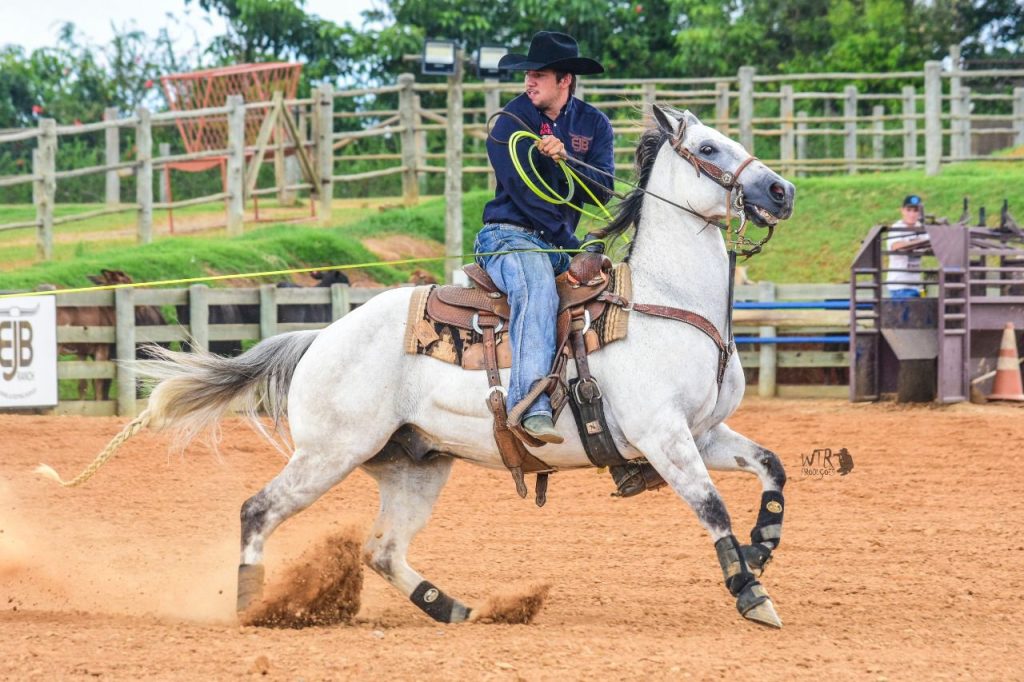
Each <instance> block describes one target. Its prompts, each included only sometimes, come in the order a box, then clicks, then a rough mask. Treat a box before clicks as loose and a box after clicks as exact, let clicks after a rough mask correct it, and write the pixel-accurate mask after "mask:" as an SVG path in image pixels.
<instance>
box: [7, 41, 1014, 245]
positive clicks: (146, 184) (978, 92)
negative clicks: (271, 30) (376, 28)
mask: <svg viewBox="0 0 1024 682" xmlns="http://www.w3.org/2000/svg"><path fill="white" fill-rule="evenodd" d="M950 58H951V63H952V64H954V65H955V64H959V62H960V55H959V48H956V47H952V48H950ZM1019 73H1020V70H1016V71H1014V70H1005V71H1003V70H987V71H963V70H952V71H943V70H942V66H941V63H940V62H938V61H929V62H926V63H925V64H924V65H923V68H922V69H921V70H920V71H901V72H889V73H855V72H844V73H806V74H778V75H775V74H758V73H756V71H755V70H754V69H753V68H752V67H746V66H745V67H741V68H740V69H739V71H738V72H737V73H736V74H735V75H728V76H721V77H716V78H643V79H614V78H608V79H580V81H579V83H578V87H577V96H578V97H580V98H582V99H585V100H586V101H587V102H589V103H591V104H593V105H594V106H596V107H597V108H599V109H602V110H604V111H606V112H607V113H609V114H610V116H611V117H612V119H613V122H614V127H613V129H614V131H615V133H616V135H617V137H618V139H617V140H616V148H617V149H618V150H623V151H626V152H628V151H631V150H632V149H633V146H634V145H635V138H636V137H637V135H638V134H639V133H640V132H641V131H642V130H643V125H644V124H645V120H646V119H647V118H648V117H649V112H650V107H651V106H652V105H654V104H657V103H662V104H671V105H673V106H677V107H687V108H691V109H693V110H695V111H696V112H697V113H699V114H700V115H702V116H703V118H704V119H705V120H707V121H708V122H709V123H711V124H713V125H715V126H716V127H718V128H719V129H720V130H722V131H723V132H725V133H726V134H729V135H735V136H737V137H738V138H739V140H740V141H741V142H742V143H743V144H744V146H746V147H747V148H748V150H750V151H751V152H752V153H755V154H757V155H758V156H760V157H761V158H764V159H766V160H771V161H772V162H773V163H775V164H776V165H777V166H778V169H779V170H780V171H781V172H782V173H788V174H808V173H831V172H837V171H838V172H846V173H857V172H862V171H865V170H875V169H885V168H890V167H900V168H915V167H923V168H924V169H925V170H926V171H927V172H928V173H929V174H934V173H937V172H939V169H940V168H941V167H942V165H943V164H947V163H956V162H960V161H967V160H974V159H979V158H985V159H987V158H992V157H989V156H988V155H987V152H988V150H989V148H990V147H991V146H992V145H993V144H996V142H995V141H998V144H1000V145H1002V146H1009V145H1011V144H1014V145H1020V144H1024V87H1020V86H1016V87H1014V86H1010V85H1005V83H1012V82H1019V79H1020V76H1019ZM1013 79H1017V80H1016V81H1014V80H1013ZM883 81H884V82H886V83H898V84H899V85H897V86H896V87H897V88H898V91H893V92H878V91H877V88H878V87H879V86H878V83H879V82H883ZM864 83H868V84H869V85H868V86H867V87H868V88H869V89H870V91H869V92H862V91H861V88H863V87H865V86H864V85H863V84H864ZM993 84H994V85H993ZM815 88H818V89H817V90H815ZM833 88H834V90H832V89H833ZM823 89H824V90H830V91H822V90H823ZM520 91H521V86H520V85H519V84H518V83H499V82H497V81H493V80H487V81H484V82H483V83H463V82H462V77H461V72H460V75H459V76H458V77H450V78H449V79H448V82H447V83H430V84H425V83H416V82H415V77H414V76H412V75H411V74H404V75H403V76H401V77H400V78H399V79H398V83H397V84H395V85H387V86H383V87H377V88H355V89H348V90H339V91H337V92H336V91H334V89H333V88H332V87H330V86H321V87H320V88H318V89H317V90H316V91H315V92H314V93H313V96H312V97H311V98H307V99H295V100H288V101H284V102H281V101H280V100H276V101H275V100H271V101H267V102H242V101H241V100H240V99H238V98H232V99H229V101H228V102H226V103H225V105H224V106H217V107H208V108H204V109H201V110H195V111H185V112H178V111H168V112H160V113H151V112H148V111H147V110H145V109H139V110H138V111H137V112H134V113H133V115H132V116H130V117H124V118H122V117H119V115H118V112H117V111H115V110H109V109H108V110H107V112H106V114H105V117H104V120H103V121H99V122H90V123H86V124H84V125H74V126H67V125H65V126H57V125H56V122H55V121H53V120H51V119H42V120H40V122H39V125H38V126H37V127H36V128H33V129H27V130H17V131H5V132H3V133H0V146H2V145H4V144H13V143H25V142H31V141H34V143H35V145H36V148H35V150H34V153H33V163H32V170H31V173H25V174H24V175H15V176H8V177H3V178H0V187H12V186H19V185H27V184H31V185H33V196H34V203H35V207H36V219H35V220H20V221H17V222H13V223H8V224H5V225H0V231H3V230H12V229H25V228H34V229H35V230H36V231H37V243H38V255H39V258H41V259H49V258H51V257H52V251H53V229H54V226H55V225H59V224H63V223H69V222H74V221H77V220H84V219H87V218H89V217H95V216H97V215H99V214H98V213H96V212H90V213H86V214H77V215H74V216H68V217H62V218H61V219H60V220H54V217H53V212H54V204H55V200H56V196H57V192H56V189H57V184H58V182H67V181H70V180H72V179H74V178H79V177H83V176H89V175H96V174H100V175H103V176H105V179H106V204H107V207H108V208H110V209H113V208H115V207H123V206H130V205H131V204H128V203H126V202H123V201H122V198H121V196H120V184H119V183H120V180H119V177H120V174H121V173H125V172H129V173H133V174H135V176H136V180H137V182H136V186H137V187H138V193H137V196H136V197H135V201H134V202H133V203H134V205H135V206H136V208H135V210H136V211H137V216H138V219H137V222H138V229H137V235H138V237H137V238H138V241H140V242H142V243H145V242H148V241H150V240H151V239H152V221H153V210H160V209H170V208H174V207H178V206H185V205H189V204H191V203H202V201H201V199H195V200H186V201H184V202H172V201H170V200H169V198H167V197H166V196H163V194H161V196H160V197H157V198H156V199H154V197H153V194H154V193H153V191H152V177H153V173H154V170H157V171H158V172H159V173H160V176H161V178H160V179H161V182H160V183H159V184H160V186H161V187H162V188H163V187H165V186H167V185H168V184H169V182H170V175H169V171H168V166H170V165H173V164H180V163H186V162H191V161H200V160H203V159H218V158H219V159H226V161H227V167H228V168H227V177H226V187H224V190H223V192H222V193H219V194H217V195H215V197H217V198H218V199H219V198H224V199H225V211H226V213H227V216H226V218H227V219H226V223H227V225H228V228H229V234H240V233H241V232H242V230H243V227H244V215H243V208H244V205H245V202H246V200H248V199H250V198H253V197H256V196H262V195H265V194H270V193H273V192H275V191H276V193H277V195H278V198H279V200H280V201H281V202H282V203H288V202H291V201H294V198H295V192H296V191H302V190H300V189H297V188H308V190H309V192H310V194H311V200H313V199H314V198H315V199H316V200H317V206H318V215H319V219H320V220H321V221H325V222H326V221H330V220H331V218H332V216H331V201H330V200H331V197H332V196H333V194H334V187H335V184H336V183H346V184H352V183H368V182H369V181H378V182H383V183H386V182H388V181H387V180H379V179H382V178H386V177H387V176H390V175H398V176H400V177H401V193H402V197H403V200H404V201H405V203H406V204H410V205H411V204H414V203H415V202H416V201H417V199H418V197H419V194H420V192H422V191H423V188H424V187H425V183H426V178H427V175H428V174H435V173H436V174H442V173H443V174H445V187H446V190H445V197H446V200H447V202H448V205H449V206H453V207H457V206H459V205H460V204H459V202H460V201H461V183H460V182H456V177H458V178H461V177H462V175H463V174H464V173H473V174H486V175H489V176H491V172H490V170H489V168H488V167H487V166H486V165H483V164H480V165H470V166H468V167H464V163H465V161H466V160H467V159H482V158H484V157H483V152H484V144H483V143H484V141H485V140H486V137H487V132H486V126H485V122H486V121H487V119H488V117H489V116H490V115H491V114H492V113H493V112H495V111H497V110H498V109H499V108H500V106H501V105H502V103H503V102H507V101H508V100H509V99H511V98H512V97H515V96H517V95H518V93H519V92H520ZM439 93H446V94H447V95H448V101H447V104H446V106H443V107H438V106H436V105H435V106H434V107H424V106H423V104H422V101H421V98H422V97H426V96H433V95H435V94H439ZM355 98H365V104H362V103H361V106H357V108H356V110H355V111H348V110H347V109H348V108H350V106H349V105H348V104H346V107H345V108H346V110H345V111H335V104H336V102H337V101H338V100H353V99H355ZM481 98H482V99H483V106H480V100H481ZM434 101H435V102H437V97H434ZM279 105H280V106H283V107H284V109H286V110H287V111H289V112H292V113H293V114H294V120H293V121H292V122H291V123H290V125H291V126H292V128H294V130H292V129H289V134H287V135H285V134H282V133H281V130H280V126H279V129H278V131H277V133H276V134H275V135H274V140H275V142H270V129H269V128H266V129H264V130H261V133H260V137H261V139H260V140H259V141H258V144H256V145H255V146H253V145H251V144H248V145H247V144H246V142H245V123H244V122H245V113H246V111H250V112H251V111H268V112H269V111H275V112H276V111H279V110H280V109H279ZM976 109H977V111H976ZM274 115H276V114H274ZM197 117H206V118H207V119H208V120H210V121H216V122H217V125H219V126H224V127H226V129H227V146H226V148H225V149H220V150H216V149H214V150H207V151H199V152H192V153H185V154H173V155H172V154H170V153H169V152H165V151H161V152H160V153H158V154H154V153H153V149H152V128H153V126H166V125H177V124H179V123H181V122H182V121H183V120H188V119H194V118H197ZM289 118H290V117H289ZM123 129H132V130H133V131H134V134H135V140H136V144H135V148H136V153H135V157H134V158H132V159H124V158H122V155H121V151H120V140H119V131H121V130H123ZM84 133H103V134H104V136H105V145H106V155H105V159H104V163H102V164H98V165H95V166H89V167H84V168H61V169H60V170H57V169H58V168H59V167H61V165H62V164H60V163H59V159H58V155H59V148H60V145H59V144H58V143H59V140H60V138H62V137H65V136H68V135H81V134H84ZM440 136H443V138H441V137H440ZM382 137H384V138H388V139H391V140H394V145H395V147H397V149H396V150H393V151H386V150H385V151H381V150H380V149H377V148H375V149H373V150H366V149H364V148H363V149H361V146H363V145H361V143H363V141H365V140H369V139H379V138H382ZM834 142H835V143H838V142H841V144H835V143H834ZM268 143H269V144H268ZM275 145H276V146H275ZM161 146H163V145H161ZM378 146H379V145H378ZM389 146H390V145H389ZM442 148H443V149H444V150H445V151H444V157H443V158H444V159H445V163H444V166H443V167H442V166H431V165H428V163H427V159H428V158H438V157H437V156H436V155H437V153H438V152H437V151H433V152H431V151H430V150H439V149H442ZM305 150H309V152H310V153H309V154H308V158H307V155H306V154H305V153H303V152H305ZM837 150H839V151H838V152H837ZM979 150H980V151H979ZM268 151H274V152H275V153H273V155H272V156H273V163H274V170H275V174H274V176H275V182H274V185H273V187H259V188H257V187H256V186H255V182H256V179H257V178H258V177H259V172H258V171H259V165H260V163H262V160H263V158H264V155H265V154H266V153H267V152H268ZM290 154H294V156H289V155H290ZM1020 158H1021V157H995V158H993V160H998V161H1000V162H1004V163H1016V162H1019V161H1020ZM299 160H301V161H302V163H301V164H299V163H298V161H299ZM346 164H359V165H358V166H357V167H356V168H354V169H352V168H346V167H345V166H346ZM300 166H301V167H300ZM300 175H301V176H303V177H300ZM488 182H489V186H492V187H493V185H494V179H493V177H489V179H488ZM397 184H398V183H395V185H396V187H397ZM458 211H459V209H457V208H452V210H451V211H449V214H448V215H446V221H447V241H449V242H450V244H449V247H451V246H452V245H453V244H454V243H455V242H456V241H457V240H458V238H459V237H458V235H460V234H461V217H460V216H456V213H458ZM457 217H458V218H459V220H456V218H457ZM452 253H453V252H451V248H449V255H452Z"/></svg>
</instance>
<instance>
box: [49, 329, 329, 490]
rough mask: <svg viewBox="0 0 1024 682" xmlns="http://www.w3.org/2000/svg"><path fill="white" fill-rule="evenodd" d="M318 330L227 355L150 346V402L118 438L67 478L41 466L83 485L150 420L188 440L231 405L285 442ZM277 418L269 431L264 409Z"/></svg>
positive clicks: (141, 367) (146, 373) (141, 368)
mask: <svg viewBox="0 0 1024 682" xmlns="http://www.w3.org/2000/svg"><path fill="white" fill-rule="evenodd" d="M318 333H319V332H318V331H302V332H291V333H288V334H280V335H278V336H274V337H272V338H269V339H266V340H265V341H261V342H260V343H259V344H257V345H256V346H254V347H253V348H252V349H251V350H249V351H248V352H246V353H243V354H242V355H239V356H238V357H234V358H224V357H220V356H218V355H212V354H210V353H208V352H206V351H203V350H198V351H196V352H193V353H178V352H175V351H171V350H167V349H166V348H160V347H158V346H149V347H147V352H148V353H149V354H150V356H151V357H153V358H155V359H154V360H145V361H142V362H137V363H133V364H134V366H135V367H136V368H137V371H138V373H139V374H140V375H141V376H143V377H147V378H150V379H156V380H157V381H158V382H159V383H157V385H156V387H155V388H154V389H153V393H152V394H151V395H150V396H149V406H148V407H147V408H146V409H145V410H144V411H143V412H142V413H141V414H140V415H139V416H138V417H136V418H135V419H134V420H132V421H131V422H130V423H129V424H128V425H127V426H125V427H124V429H122V431H121V433H119V434H118V435H117V436H115V437H114V438H113V440H111V441H110V443H109V444H107V447H106V448H104V450H103V452H101V453H100V454H99V455H98V456H97V457H96V459H94V460H93V462H92V463H91V464H90V465H89V466H88V467H87V468H86V469H85V470H84V471H82V473H81V474H79V475H78V476H76V477H75V478H73V479H72V480H70V481H64V480H62V479H61V478H60V476H59V475H58V474H57V472H56V471H54V470H53V469H52V468H50V467H48V466H46V465H45V464H44V465H41V466H40V467H39V468H38V469H36V471H37V472H38V473H40V474H43V475H45V476H47V477H49V478H52V479H54V480H55V481H57V482H58V483H60V484H61V485H63V486H66V487H71V486H77V485H81V484H82V483H85V481H87V480H88V479H89V478H91V477H92V475H93V474H95V473H96V471H97V470H98V469H99V468H100V467H101V466H103V464H104V463H105V462H106V461H107V460H108V459H110V458H111V457H112V456H113V454H114V452H115V451H116V450H117V448H118V447H120V445H121V444H122V443H124V442H125V441H126V440H128V439H129V438H131V437H132V436H134V435H135V434H136V433H138V432H139V431H141V430H142V429H143V428H146V427H147V426H148V427H150V428H153V429H154V430H162V429H174V430H175V431H177V433H178V440H179V443H180V444H181V445H182V446H184V445H186V444H187V443H188V442H189V441H191V440H192V439H193V438H195V437H196V436H197V435H198V434H200V433H202V432H203V431H206V430H207V429H211V428H212V427H214V426H216V424H217V422H219V421H220V419H221V417H223V416H224V414H225V413H226V412H227V411H228V410H229V409H234V410H236V411H238V412H241V413H242V415H243V416H245V417H246V418H248V419H249V420H250V422H252V423H253V424H254V425H255V427H256V429H257V430H258V431H259V432H260V433H262V434H263V435H264V436H266V437H267V438H268V439H269V440H270V441H271V442H273V443H275V444H276V445H277V444H279V440H278V438H276V437H275V436H280V435H281V431H280V426H281V421H282V419H283V417H284V415H285V411H286V409H287V396H288V387H289V386H290V385H291V380H292V374H294V372H295V367H296V366H297V365H298V364H299V360H300V359H302V356H303V355H304V354H305V352H306V351H307V350H308V349H309V346H310V345H311V344H312V343H313V341H314V340H315V339H316V336H317V334H318ZM261 410H262V411H264V412H265V413H266V414H268V415H269V416H270V418H271V420H272V421H273V423H274V429H273V433H269V432H268V431H267V430H266V428H265V427H264V426H263V423H262V422H261V421H260V418H259V414H260V411H261Z"/></svg>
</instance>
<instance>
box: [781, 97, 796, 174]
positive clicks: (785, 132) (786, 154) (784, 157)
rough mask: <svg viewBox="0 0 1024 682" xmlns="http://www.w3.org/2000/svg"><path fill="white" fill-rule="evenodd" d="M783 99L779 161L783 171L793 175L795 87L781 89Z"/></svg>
mask: <svg viewBox="0 0 1024 682" xmlns="http://www.w3.org/2000/svg"><path fill="white" fill-rule="evenodd" d="M779 92H780V94H781V95H782V99H780V100H779V118H780V119H781V124H782V131H781V132H782V135H781V137H780V138H779V159H780V160H781V161H782V171H783V172H784V173H789V174H792V173H793V171H794V170H795V168H794V166H793V154H794V150H793V86H792V85H783V86H782V87H781V88H780V89H779Z"/></svg>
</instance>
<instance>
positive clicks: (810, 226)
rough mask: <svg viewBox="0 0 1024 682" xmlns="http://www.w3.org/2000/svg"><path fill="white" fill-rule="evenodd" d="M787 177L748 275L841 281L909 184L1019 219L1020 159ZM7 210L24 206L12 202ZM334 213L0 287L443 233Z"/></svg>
mask: <svg viewBox="0 0 1024 682" xmlns="http://www.w3.org/2000/svg"><path fill="white" fill-rule="evenodd" d="M795 181H796V184H797V204H796V212H795V215H794V217H793V218H792V219H791V220H789V221H787V222H786V223H783V224H782V225H781V226H780V227H779V229H778V230H777V231H776V236H775V238H774V239H773V240H772V241H771V242H770V243H769V244H768V246H767V247H766V249H765V252H764V253H763V254H761V255H759V256H756V257H755V258H753V259H751V260H750V261H748V262H747V263H746V265H747V267H748V274H749V275H750V276H751V277H752V278H754V279H758V280H771V281H775V282H843V281H847V280H848V278H849V267H850V262H851V261H852V259H853V257H854V255H855V254H856V252H857V250H858V249H859V248H860V243H861V240H862V239H863V237H864V235H865V234H866V233H867V231H868V230H869V228H870V227H871V226H872V225H875V224H877V223H882V222H891V221H893V220H896V219H897V218H898V217H899V205H900V202H901V200H902V198H903V196H904V195H906V194H908V193H911V192H916V193H918V194H920V195H921V196H922V197H924V200H925V204H926V207H927V210H928V213H929V214H934V215H937V216H946V217H948V218H950V220H951V221H955V220H956V219H957V218H958V217H959V216H960V213H961V210H962V201H963V197H964V196H968V197H970V200H971V207H972V213H973V216H974V218H972V222H974V221H975V220H976V217H977V210H978V208H979V207H980V206H985V207H986V208H987V209H988V216H989V217H988V224H989V225H994V224H997V223H998V219H999V208H1000V206H1001V205H1002V200H1003V198H1007V199H1009V201H1010V209H1011V211H1013V210H1016V212H1017V213H1018V215H1020V216H1021V217H1022V218H1024V164H1021V165H1017V164H1014V165H1009V164H1006V163H984V162H979V163H970V164H959V165H956V166H948V167H946V168H944V169H943V170H942V173H941V174H939V175H938V176H936V177H930V178H929V177H925V175H924V173H923V172H921V171H904V172H893V173H873V174H861V175H856V176H835V177H818V178H796V179H795ZM488 199H489V195H488V193H486V192H471V193H468V194H467V195H466V197H465V199H464V204H463V247H464V251H466V252H468V251H471V250H472V246H473V238H474V236H475V234H476V231H477V230H478V229H479V225H480V216H481V214H482V211H483V206H484V204H485V203H486V202H487V200H488ZM74 208H78V209H79V210H85V209H86V208H89V207H74ZM5 210H7V209H4V208H3V207H0V218H4V217H6V214H4V213H3V211H5ZM14 210H26V209H22V208H21V207H16V208H15V209H14ZM334 214H335V216H337V218H336V220H335V223H336V224H335V225H333V226H331V227H327V228H323V227H313V226H300V225H276V226H270V227H249V226H247V228H246V234H245V236H244V237H241V238H239V239H230V240H229V239H227V238H225V237H224V236H223V235H222V234H207V235H204V236H201V237H200V236H193V237H179V236H175V237H173V238H166V237H161V238H160V239H158V241H156V242H155V243H153V244H150V245H147V246H134V245H122V244H119V243H108V242H98V241H96V236H97V235H96V232H95V231H93V232H92V233H91V234H90V235H89V239H90V242H89V243H88V244H83V245H79V246H76V247H75V251H74V253H72V254H64V255H63V256H62V258H63V260H60V261H55V262H51V263H40V264H36V265H33V266H31V267H19V268H17V269H14V270H13V271H8V272H3V273H0V289H13V288H31V287H34V286H35V285H36V284H38V283H40V282H52V283H54V284H58V285H61V286H82V285H84V284H85V282H86V280H85V275H86V274H89V273H94V272H96V271H98V270H99V269H100V268H114V269H121V270H125V271H126V272H128V273H129V274H131V275H132V276H133V277H134V278H135V279H136V280H138V281H145V280H156V279H173V278H179V277H201V276H204V275H210V274H225V273H241V272H255V271H266V270H278V269H287V268H289V267H312V266H327V265H344V264H353V263H363V262H368V261H375V260H378V259H377V258H376V257H375V256H374V255H373V253H371V252H370V251H369V250H368V249H367V248H366V247H365V246H364V245H363V243H362V240H364V239H370V238H380V237H385V236H389V235H405V236H410V237H415V238H418V239H422V240H426V241H430V242H436V243H443V242H444V202H443V199H441V198H439V197H434V198H429V199H425V200H424V201H423V202H422V203H421V204H420V205H419V206H416V207H414V208H408V209H407V208H393V209H390V210H386V211H382V212H381V211H374V210H372V209H368V208H365V207H364V208H363V209H362V210H360V209H358V208H350V207H346V208H344V209H341V210H339V209H337V208H336V209H335V212H334ZM96 220H102V219H96ZM108 220H109V219H108ZM91 222H92V221H90V223H91ZM83 229H85V228H83ZM93 229H94V230H95V227H94V228H93ZM749 229H750V232H749V234H750V235H751V236H754V237H757V236H759V232H760V230H759V229H758V228H756V227H751V228H749ZM2 247H3V243H2V241H0V267H3V264H4V262H5V258H4V255H5V254H4V252H3V248H2ZM679 248H680V249H684V248H685V238H684V237H683V236H680V240H679ZM7 262H9V261H7ZM415 267H423V268H424V269H426V270H429V271H431V272H433V273H435V274H440V272H441V271H442V265H441V263H440V262H433V263H425V264H419V265H409V266H403V267H392V266H376V267H374V268H372V269H370V270H369V271H368V274H369V275H370V276H371V277H373V279H375V280H377V281H378V282H380V283H382V284H393V283H396V282H401V281H404V280H405V279H406V278H407V277H408V272H409V271H410V270H411V269H413V268H415ZM4 269H9V268H4Z"/></svg>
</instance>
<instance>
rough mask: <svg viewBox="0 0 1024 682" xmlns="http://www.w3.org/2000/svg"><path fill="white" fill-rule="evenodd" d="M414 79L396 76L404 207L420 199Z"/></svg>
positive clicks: (412, 77) (406, 75)
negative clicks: (417, 175)
mask: <svg viewBox="0 0 1024 682" xmlns="http://www.w3.org/2000/svg"><path fill="white" fill-rule="evenodd" d="M415 84H416V77H415V76H413V75H412V74H411V73H403V74H400V75H399V76H398V85H399V87H401V88H402V89H401V90H399V92H398V116H399V123H400V125H401V126H402V128H403V130H402V138H401V139H402V165H403V166H405V170H404V171H403V172H402V199H403V201H404V202H405V205H406V206H414V205H415V204H416V203H417V202H418V201H419V199H420V185H419V181H418V180H417V178H416V93H415V92H414V91H413V86H414V85H415Z"/></svg>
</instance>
